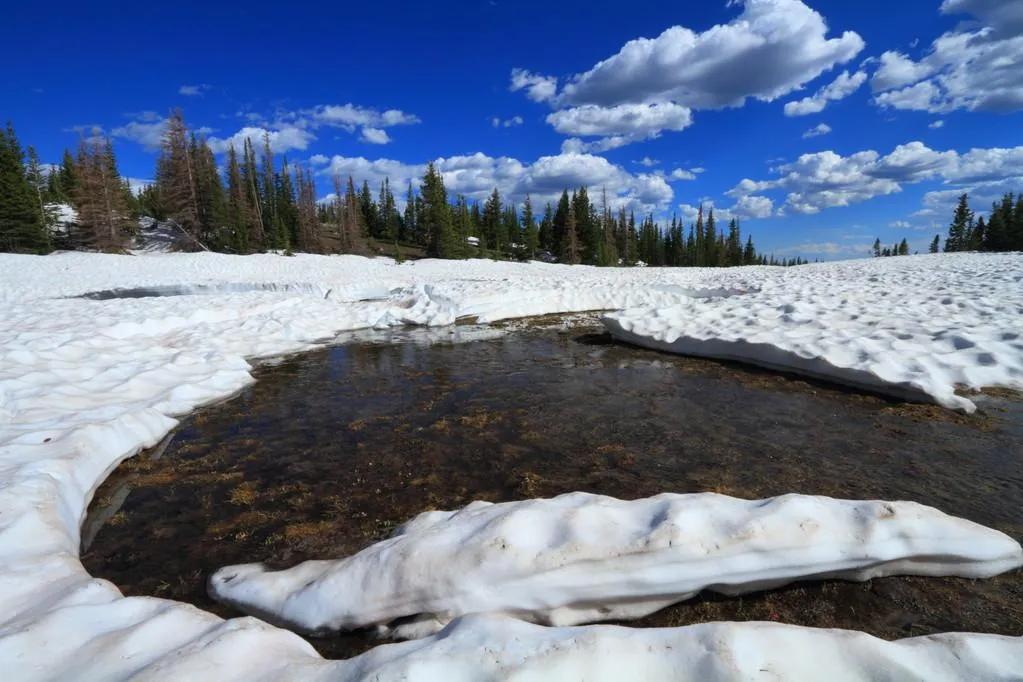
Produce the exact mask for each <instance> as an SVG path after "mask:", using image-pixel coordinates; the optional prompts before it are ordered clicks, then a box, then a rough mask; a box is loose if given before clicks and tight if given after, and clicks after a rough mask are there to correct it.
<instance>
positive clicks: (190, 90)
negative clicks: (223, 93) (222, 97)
mask: <svg viewBox="0 0 1023 682" xmlns="http://www.w3.org/2000/svg"><path fill="white" fill-rule="evenodd" d="M209 89H210V86H209V85H207V84H206V83H201V84H199V85H182V86H181V87H180V88H178V94H179V95H184V96H185V97H199V96H201V95H202V94H203V93H204V92H207V91H209Z"/></svg>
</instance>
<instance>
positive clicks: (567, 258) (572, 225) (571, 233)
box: [561, 202, 580, 265]
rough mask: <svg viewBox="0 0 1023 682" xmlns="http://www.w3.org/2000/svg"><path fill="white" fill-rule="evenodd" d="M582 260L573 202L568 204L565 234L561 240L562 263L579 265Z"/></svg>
mask: <svg viewBox="0 0 1023 682" xmlns="http://www.w3.org/2000/svg"><path fill="white" fill-rule="evenodd" d="M579 260H580V245H579V234H578V228H577V226H576V219H575V206H574V204H573V202H569V204H568V212H567V215H566V216H565V233H564V235H563V236H562V240H561V262H562V263H568V264H569V265H578V264H579Z"/></svg>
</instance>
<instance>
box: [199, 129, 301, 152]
mask: <svg viewBox="0 0 1023 682" xmlns="http://www.w3.org/2000/svg"><path fill="white" fill-rule="evenodd" d="M267 135H269V137H270V149H271V151H273V152H274V153H275V154H285V153H287V152H289V151H292V150H293V149H297V150H299V151H301V150H304V149H306V148H307V147H308V146H309V143H310V142H312V141H313V140H315V139H316V136H315V135H313V134H312V133H310V132H309V131H308V130H303V129H302V128H295V127H284V128H281V129H279V130H268V129H267V128H261V127H257V126H246V127H244V128H242V129H241V130H239V131H238V132H237V133H235V134H234V135H232V136H231V137H227V138H219V137H211V138H209V139H208V140H207V143H208V144H209V146H210V149H212V150H213V152H214V153H216V154H222V153H224V152H226V151H227V150H228V148H229V147H230V146H231V145H234V148H235V149H236V150H239V151H240V150H241V149H242V147H243V145H244V144H245V140H246V139H248V140H249V141H251V143H252V146H253V147H254V148H255V150H256V153H261V150H262V149H263V138H264V136H267Z"/></svg>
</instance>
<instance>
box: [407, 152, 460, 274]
mask: <svg viewBox="0 0 1023 682" xmlns="http://www.w3.org/2000/svg"><path fill="white" fill-rule="evenodd" d="M419 193H420V196H421V197H422V199H423V208H422V213H419V212H418V211H417V213H419V215H417V218H418V219H419V220H420V221H421V222H422V223H423V230H424V232H425V233H426V234H427V235H428V237H427V247H426V250H427V253H428V254H429V255H431V256H434V257H437V258H459V257H460V256H461V255H462V245H461V244H458V243H457V242H456V241H455V235H454V228H453V226H452V224H451V206H450V205H449V204H448V193H447V190H446V189H444V178H443V177H441V174H440V172H438V171H437V168H436V167H435V166H434V165H433V162H430V164H429V165H428V166H427V168H426V174H425V175H424V176H423V184H422V185H421V187H420V189H419Z"/></svg>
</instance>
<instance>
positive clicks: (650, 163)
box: [633, 156, 661, 168]
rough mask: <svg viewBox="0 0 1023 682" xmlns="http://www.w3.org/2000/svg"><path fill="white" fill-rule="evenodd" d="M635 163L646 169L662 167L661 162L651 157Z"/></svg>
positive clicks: (645, 157)
mask: <svg viewBox="0 0 1023 682" xmlns="http://www.w3.org/2000/svg"><path fill="white" fill-rule="evenodd" d="M633 163H638V164H639V165H640V166H644V167H646V168H653V167H654V166H658V165H660V163H661V162H660V161H658V160H657V159H651V158H650V157H649V156H644V157H643V158H642V159H639V160H638V161H633Z"/></svg>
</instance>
